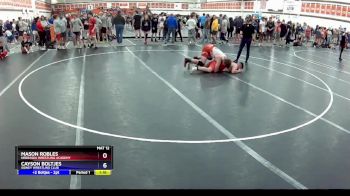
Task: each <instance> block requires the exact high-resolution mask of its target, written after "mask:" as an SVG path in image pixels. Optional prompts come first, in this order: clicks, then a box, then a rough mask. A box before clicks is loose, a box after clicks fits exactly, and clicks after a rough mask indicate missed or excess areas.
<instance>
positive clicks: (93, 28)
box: [88, 12, 97, 49]
mask: <svg viewBox="0 0 350 196" xmlns="http://www.w3.org/2000/svg"><path fill="white" fill-rule="evenodd" d="M88 18H89V32H88V36H89V39H88V40H89V44H88V47H90V48H92V47H94V46H95V49H97V37H96V35H97V21H96V18H95V17H94V16H93V14H92V13H91V12H90V13H89V14H88Z"/></svg>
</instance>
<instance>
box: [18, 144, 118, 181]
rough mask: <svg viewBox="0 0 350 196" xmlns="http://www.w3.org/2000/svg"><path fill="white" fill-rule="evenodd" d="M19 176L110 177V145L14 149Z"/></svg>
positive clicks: (111, 161)
mask: <svg viewBox="0 0 350 196" xmlns="http://www.w3.org/2000/svg"><path fill="white" fill-rule="evenodd" d="M15 167H16V169H17V170H18V175H55V176H57V175H101V176H108V175H111V173H112V169H113V146H17V147H16V165H15Z"/></svg>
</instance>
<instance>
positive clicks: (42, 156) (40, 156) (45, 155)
mask: <svg viewBox="0 0 350 196" xmlns="http://www.w3.org/2000/svg"><path fill="white" fill-rule="evenodd" d="M20 159H21V160H70V159H71V157H70V156H59V153H58V152H21V153H20Z"/></svg>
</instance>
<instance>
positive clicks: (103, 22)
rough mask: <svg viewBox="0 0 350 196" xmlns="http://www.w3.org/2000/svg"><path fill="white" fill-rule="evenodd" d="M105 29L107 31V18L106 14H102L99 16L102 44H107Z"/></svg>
mask: <svg viewBox="0 0 350 196" xmlns="http://www.w3.org/2000/svg"><path fill="white" fill-rule="evenodd" d="M107 29H108V17H107V13H106V12H104V13H103V14H102V16H101V37H102V42H105V41H106V42H108V37H107Z"/></svg>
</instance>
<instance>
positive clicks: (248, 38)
mask: <svg viewBox="0 0 350 196" xmlns="http://www.w3.org/2000/svg"><path fill="white" fill-rule="evenodd" d="M254 32H255V28H254V26H253V25H252V19H251V18H250V17H249V18H247V20H246V24H244V25H243V27H242V30H241V32H240V34H241V37H242V35H243V37H242V39H241V44H240V46H239V51H238V54H237V58H236V60H235V61H234V62H235V63H237V62H238V60H239V57H240V56H241V53H242V50H243V48H244V46H245V45H247V56H246V59H245V62H246V63H247V62H248V59H249V52H250V45H251V43H252V38H253V34H254Z"/></svg>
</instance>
